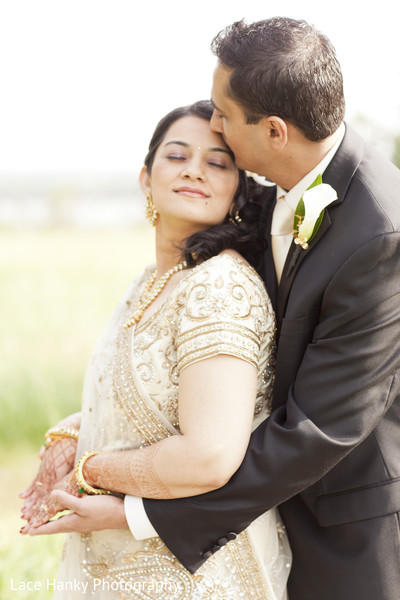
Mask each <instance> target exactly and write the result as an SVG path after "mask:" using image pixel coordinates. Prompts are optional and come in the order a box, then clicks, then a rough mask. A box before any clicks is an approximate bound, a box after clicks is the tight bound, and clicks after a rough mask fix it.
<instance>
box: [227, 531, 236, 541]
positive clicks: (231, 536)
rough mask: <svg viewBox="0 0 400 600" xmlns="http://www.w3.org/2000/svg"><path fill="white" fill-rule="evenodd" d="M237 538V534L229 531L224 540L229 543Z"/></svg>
mask: <svg viewBox="0 0 400 600" xmlns="http://www.w3.org/2000/svg"><path fill="white" fill-rule="evenodd" d="M236 538H237V533H235V532H234V531H230V532H229V533H227V534H226V539H227V540H228V542H231V541H232V540H236Z"/></svg>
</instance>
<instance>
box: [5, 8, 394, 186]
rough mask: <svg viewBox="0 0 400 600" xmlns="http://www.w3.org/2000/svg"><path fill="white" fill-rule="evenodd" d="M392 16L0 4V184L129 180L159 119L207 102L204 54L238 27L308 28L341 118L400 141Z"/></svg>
mask: <svg viewBox="0 0 400 600" xmlns="http://www.w3.org/2000/svg"><path fill="white" fill-rule="evenodd" d="M396 5H397V2H393V1H392V0H381V1H380V2H379V3H377V4H373V5H372V9H371V7H370V6H368V5H367V4H366V3H365V4H364V5H363V7H362V9H361V14H359V13H360V9H359V8H358V7H357V6H356V3H355V2H349V1H348V0H337V1H336V2H331V3H328V2H316V1H315V0H301V1H299V0H293V1H292V0H279V1H276V0H271V1H266V0H263V1H260V0H241V1H238V0H226V1H225V0H197V1H196V0H195V1H192V2H191V1H190V0H177V1H174V0H170V1H169V2H168V1H167V0H160V1H157V2H154V1H153V2H152V1H151V0H144V1H142V0H140V1H139V0H0V81H1V94H0V106H1V110H0V175H1V174H25V173H34V174H46V173H53V174H54V173H73V174H81V173H84V174H118V173H137V172H138V171H139V169H140V167H141V164H142V159H143V156H144V155H145V153H146V147H147V144H148V141H149V137H150V135H151V133H152V131H153V129H154V126H155V124H156V122H157V121H158V120H159V118H160V117H162V116H163V115H164V114H165V113H166V112H167V111H169V110H170V109H172V108H174V107H176V106H179V105H182V104H187V103H189V102H193V101H195V100H198V99H201V98H209V96H210V89H211V79H212V71H213V69H214V66H215V58H214V56H213V55H212V53H211V51H210V49H209V47H210V42H211V40H212V38H213V37H214V35H215V34H216V33H218V31H219V30H220V29H222V28H223V27H224V26H225V25H228V24H230V23H232V22H233V21H236V20H239V19H241V18H245V19H246V20H247V21H254V20H258V19H262V18H268V17H270V16H276V15H283V16H290V17H295V18H305V19H306V20H308V21H310V22H312V23H314V25H316V26H317V28H318V29H320V30H321V31H323V32H324V33H326V34H327V35H328V36H329V37H330V38H331V40H332V41H333V43H334V45H335V46H336V49H337V53H338V56H339V59H340V61H341V64H342V67H343V72H344V78H345V92H346V99H347V107H348V108H347V117H348V118H353V117H354V115H355V114H360V115H364V116H365V117H366V118H368V119H369V120H371V121H372V122H373V123H374V125H375V126H376V127H377V128H380V129H382V130H383V131H386V132H393V133H399V131H400V61H399V56H400V43H399V38H400V36H399V26H398V13H399V9H398V8H397V6H396ZM375 7H378V8H377V9H376V8H375Z"/></svg>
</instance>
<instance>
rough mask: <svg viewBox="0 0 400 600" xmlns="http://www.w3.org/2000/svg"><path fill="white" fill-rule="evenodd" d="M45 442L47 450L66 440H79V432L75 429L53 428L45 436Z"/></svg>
mask: <svg viewBox="0 0 400 600" xmlns="http://www.w3.org/2000/svg"><path fill="white" fill-rule="evenodd" d="M44 437H45V441H44V443H43V445H44V447H45V448H49V447H50V446H52V445H53V444H54V443H55V442H57V441H58V440H62V439H64V438H70V439H72V440H78V438H79V431H78V429H75V427H52V428H51V429H49V430H48V431H46V433H45V434H44Z"/></svg>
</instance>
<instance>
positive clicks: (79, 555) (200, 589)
mask: <svg viewBox="0 0 400 600" xmlns="http://www.w3.org/2000/svg"><path fill="white" fill-rule="evenodd" d="M147 277H148V272H145V273H144V274H143V275H142V276H141V277H139V278H138V280H137V281H136V282H134V283H133V284H132V286H131V287H130V289H129V290H128V292H127V293H126V295H125V296H124V298H123V299H122V301H121V302H120V304H119V305H118V306H117V308H116V310H115V312H114V314H113V315H112V317H111V319H110V321H109V323H108V325H107V326H106V328H105V331H104V332H103V335H102V337H101V339H100V340H99V342H98V344H97V346H96V348H95V351H94V353H93V355H92V357H91V360H90V363H89V366H88V371H87V374H86V379H85V385H84V393H83V405H82V424H81V432H80V437H79V445H78V452H77V456H81V454H82V453H83V452H85V451H88V450H104V451H115V450H124V449H132V448H139V447H143V446H145V445H148V444H152V443H155V442H157V441H159V440H161V439H163V438H165V437H167V436H170V435H179V434H180V431H179V422H178V405H177V399H178V385H179V372H180V370H181V369H183V368H184V367H185V366H187V365H189V364H191V363H193V362H196V361H198V360H203V359H205V358H207V357H209V356H215V355H216V354H231V355H234V356H237V357H238V358H240V359H242V360H246V361H248V362H251V363H252V364H254V365H255V366H256V368H257V372H258V396H257V399H256V403H255V410H254V423H253V428H255V427H257V425H258V424H259V423H260V422H261V420H263V419H265V418H266V417H267V416H268V411H269V398H270V395H271V388H272V379H273V374H272V366H271V363H272V362H273V349H274V330H275V321H274V315H273V311H272V308H271V305H270V302H269V299H268V296H267V294H266V292H265V289H264V286H263V283H262V281H261V279H260V278H259V277H258V275H257V274H256V272H255V271H254V270H253V269H252V268H251V267H249V266H247V265H246V264H245V263H244V262H243V261H241V260H239V259H236V258H233V257H232V256H230V255H228V254H222V255H219V256H216V257H214V258H212V259H210V260H208V261H206V262H204V263H202V264H201V265H199V266H198V267H196V268H194V269H193V270H191V271H189V272H188V274H187V275H186V276H185V277H184V278H183V279H182V280H181V281H180V283H179V284H178V285H177V287H176V288H175V290H174V291H173V292H172V294H171V295H170V296H169V298H168V299H167V300H166V302H165V303H164V304H163V305H162V306H161V307H160V309H159V310H157V311H156V312H155V313H154V314H153V315H152V316H151V317H150V318H149V319H148V320H147V321H145V322H144V323H141V322H139V324H138V325H137V326H136V327H129V328H128V329H126V330H125V329H124V328H123V324H124V323H126V322H127V321H128V320H129V318H130V315H131V314H132V312H133V310H134V308H135V306H136V304H137V300H138V297H139V296H140V293H141V292H142V289H143V286H144V283H145V281H146V279H147ZM290 563H291V554H290V549H289V545H288V542H287V539H286V535H285V533H284V527H283V526H282V525H281V523H280V522H279V514H278V512H277V511H276V510H270V511H269V512H267V513H265V514H264V515H262V516H261V517H259V518H258V519H257V520H256V521H254V522H253V523H252V524H251V525H250V526H249V527H248V528H247V529H246V530H245V531H243V532H242V533H241V534H239V535H238V537H237V538H236V539H235V540H233V541H230V542H229V543H228V544H227V545H226V546H224V547H223V548H222V549H221V550H219V551H218V552H217V553H216V554H215V555H213V556H212V557H211V558H210V559H209V560H207V561H206V563H205V564H204V565H203V566H202V567H201V568H200V569H199V570H198V571H197V572H196V573H195V574H194V575H192V574H190V573H189V572H188V571H187V570H186V569H185V567H184V566H183V565H182V564H181V563H180V562H179V561H178V559H177V558H175V557H174V556H173V555H172V554H171V552H170V551H169V550H168V548H167V547H166V546H165V544H164V543H163V542H162V540H161V539H160V538H158V537H156V538H150V539H148V540H144V541H137V540H135V539H134V538H133V536H132V534H131V532H130V531H129V530H106V531H99V532H93V533H90V534H85V535H81V534H69V535H68V536H67V540H66V544H65V547H64V551H63V555H62V559H61V564H60V570H59V576H58V583H57V592H56V594H55V598H57V599H59V600H60V599H62V600H67V599H70V598H78V597H80V596H81V595H82V593H83V592H84V593H85V594H87V595H88V596H89V597H94V598H101V599H102V600H108V599H110V600H111V599H117V598H119V599H122V600H125V599H128V598H142V599H146V600H153V599H157V600H189V599H190V600H192V599H193V600H200V599H203V600H214V599H215V600H222V599H223V600H239V599H242V598H246V600H267V599H268V600H284V599H285V598H286V582H287V577H288V575H289V568H290Z"/></svg>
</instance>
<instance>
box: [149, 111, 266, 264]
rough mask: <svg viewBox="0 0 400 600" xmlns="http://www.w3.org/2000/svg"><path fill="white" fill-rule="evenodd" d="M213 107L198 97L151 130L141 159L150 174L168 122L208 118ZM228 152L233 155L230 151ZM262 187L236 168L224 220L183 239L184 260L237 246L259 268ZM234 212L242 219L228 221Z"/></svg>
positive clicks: (190, 261) (203, 257) (196, 260)
mask: <svg viewBox="0 0 400 600" xmlns="http://www.w3.org/2000/svg"><path fill="white" fill-rule="evenodd" d="M213 110H214V109H213V106H212V104H211V102H209V101H208V100H201V101H199V102H195V103H194V104H190V105H188V106H182V107H180V108H176V109H174V110H172V111H171V112H169V113H168V114H167V115H165V117H164V118H163V119H161V121H160V122H159V123H158V125H157V127H156V129H155V131H154V133H153V136H152V138H151V141H150V144H149V150H148V153H147V155H146V158H145V161H144V164H145V167H146V169H147V172H148V173H149V175H150V174H151V169H152V166H153V162H154V156H155V154H156V152H157V149H158V148H159V146H160V144H161V143H162V141H163V139H164V137H165V135H166V133H167V131H168V129H169V128H170V127H171V125H172V124H173V123H174V122H175V121H178V120H179V119H182V118H183V117H188V116H194V117H199V118H200V119H204V120H205V121H210V120H211V116H212V114H213ZM231 156H232V158H233V159H234V156H233V153H231ZM263 190H264V188H263V186H261V185H260V184H258V183H256V182H255V181H254V179H253V178H252V177H248V176H247V175H246V173H245V171H242V170H240V169H239V184H238V187H237V190H236V192H235V195H234V198H233V203H232V206H231V210H230V214H228V215H227V216H226V217H225V220H224V221H223V223H220V224H219V225H213V226H211V227H208V228H207V229H205V230H203V231H198V232H196V233H194V234H193V235H191V236H190V237H188V238H187V239H186V240H185V246H184V247H183V248H181V250H182V258H184V259H185V260H186V261H187V263H188V265H189V266H194V265H196V264H197V263H200V262H202V261H204V260H207V259H208V258H211V257H212V256H216V255H217V254H219V253H220V252H222V250H227V249H233V250H237V251H238V252H239V253H240V254H241V255H242V256H243V257H244V258H245V259H246V260H248V261H249V262H250V263H251V264H252V265H253V266H254V267H256V268H259V266H260V265H259V262H260V260H261V251H262V250H263V248H264V245H265V241H264V235H263V231H262V223H263V219H262V218H261V213H262V202H261V198H262V196H263V193H264V191H263ZM236 214H238V215H239V217H240V219H241V221H240V222H237V221H234V222H231V221H230V218H231V215H236Z"/></svg>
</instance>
